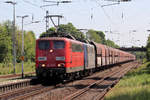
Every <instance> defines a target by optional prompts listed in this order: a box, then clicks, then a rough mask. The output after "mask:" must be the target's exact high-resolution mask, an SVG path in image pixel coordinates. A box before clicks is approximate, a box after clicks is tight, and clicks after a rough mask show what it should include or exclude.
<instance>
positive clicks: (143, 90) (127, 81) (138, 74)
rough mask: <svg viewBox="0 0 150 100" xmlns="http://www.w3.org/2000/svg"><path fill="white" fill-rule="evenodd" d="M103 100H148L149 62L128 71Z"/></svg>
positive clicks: (149, 85)
mask: <svg viewBox="0 0 150 100" xmlns="http://www.w3.org/2000/svg"><path fill="white" fill-rule="evenodd" d="M105 100H150V62H147V63H145V64H143V65H142V66H141V67H139V68H138V69H135V70H133V71H130V72H129V73H128V74H127V75H126V76H125V77H124V78H123V79H121V81H120V82H119V83H118V84H117V85H116V86H115V87H114V88H113V89H112V90H111V91H110V92H109V93H108V94H107V95H106V97H105Z"/></svg>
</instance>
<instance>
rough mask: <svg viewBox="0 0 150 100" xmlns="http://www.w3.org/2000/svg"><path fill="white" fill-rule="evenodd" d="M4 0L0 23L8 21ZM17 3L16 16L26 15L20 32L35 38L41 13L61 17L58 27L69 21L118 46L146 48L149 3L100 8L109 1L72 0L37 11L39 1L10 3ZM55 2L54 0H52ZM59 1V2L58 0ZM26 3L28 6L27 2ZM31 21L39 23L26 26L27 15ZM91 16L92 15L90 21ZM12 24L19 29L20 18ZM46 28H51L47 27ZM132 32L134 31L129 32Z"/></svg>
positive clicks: (9, 10)
mask: <svg viewBox="0 0 150 100" xmlns="http://www.w3.org/2000/svg"><path fill="white" fill-rule="evenodd" d="M5 1H6V0H0V22H4V21H5V20H12V14H13V13H12V5H10V4H5V3H4V2H5ZM12 1H15V2H17V5H16V16H22V15H29V16H30V17H28V18H26V19H25V22H24V24H25V25H24V29H25V30H33V31H34V32H35V33H36V37H37V38H38V36H39V34H40V33H42V32H43V31H45V19H44V16H45V13H46V12H45V10H49V13H50V14H61V15H63V16H64V18H63V19H62V20H61V23H62V24H66V23H68V22H72V23H73V25H75V26H76V27H77V28H80V29H81V28H84V29H95V30H102V31H104V32H105V31H107V32H106V33H105V35H106V38H107V39H110V40H113V41H114V42H116V43H117V44H119V45H120V46H133V45H135V46H141V45H146V41H147V37H148V35H149V33H148V32H147V30H148V29H150V11H149V10H150V6H149V4H150V0H132V1H131V2H128V3H126V2H122V3H120V4H119V5H113V6H107V7H103V8H102V7H101V6H102V5H106V4H111V3H113V2H110V1H105V0H72V3H70V4H60V5H59V6H49V7H44V8H43V9H44V10H43V9H41V8H40V7H39V6H42V5H45V4H51V3H44V2H43V1H42V0H12ZM53 1H57V0H53ZM60 1H61V0H60ZM27 2H30V3H27ZM32 14H33V15H34V20H40V21H41V22H40V23H38V24H28V23H30V22H31V16H32ZM91 16H93V17H92V18H91ZM16 24H17V26H19V28H20V29H21V19H18V18H16ZM50 26H53V25H52V24H50ZM133 30H136V31H133Z"/></svg>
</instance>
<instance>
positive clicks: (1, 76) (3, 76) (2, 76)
mask: <svg viewBox="0 0 150 100" xmlns="http://www.w3.org/2000/svg"><path fill="white" fill-rule="evenodd" d="M33 74H35V72H29V73H25V74H24V76H32V75H33ZM21 75H22V74H10V75H0V79H2V78H15V77H19V76H21Z"/></svg>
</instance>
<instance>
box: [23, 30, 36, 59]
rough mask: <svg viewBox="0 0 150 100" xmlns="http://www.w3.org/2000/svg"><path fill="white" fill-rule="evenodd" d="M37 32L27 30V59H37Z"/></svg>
mask: <svg viewBox="0 0 150 100" xmlns="http://www.w3.org/2000/svg"><path fill="white" fill-rule="evenodd" d="M35 42H36V38H35V34H34V32H32V31H29V32H26V34H25V49H24V51H25V54H24V55H25V60H26V61H35V44H36V43H35Z"/></svg>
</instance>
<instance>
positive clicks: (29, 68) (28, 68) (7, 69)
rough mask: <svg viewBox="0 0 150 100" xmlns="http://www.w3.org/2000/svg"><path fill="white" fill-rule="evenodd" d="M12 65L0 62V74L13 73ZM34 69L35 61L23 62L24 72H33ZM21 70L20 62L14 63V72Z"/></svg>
mask: <svg viewBox="0 0 150 100" xmlns="http://www.w3.org/2000/svg"><path fill="white" fill-rule="evenodd" d="M12 66H13V65H12V64H8V65H7V66H6V64H3V63H0V70H1V71H0V75H5V74H13V71H14V69H13V67H12ZM34 71H35V63H34V62H25V63H24V73H26V72H34ZM21 72H22V67H21V63H17V64H16V73H21Z"/></svg>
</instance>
